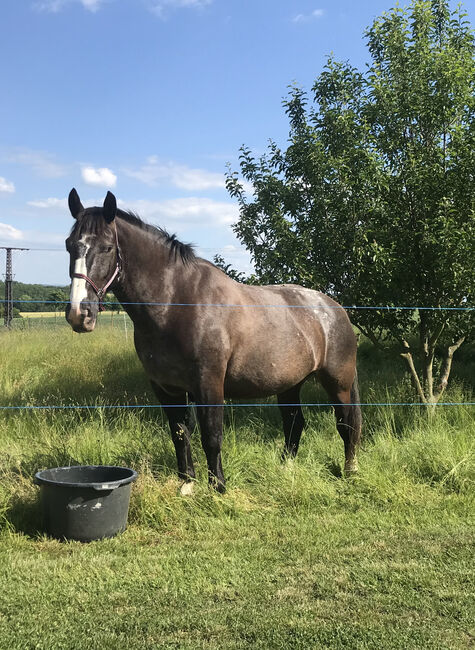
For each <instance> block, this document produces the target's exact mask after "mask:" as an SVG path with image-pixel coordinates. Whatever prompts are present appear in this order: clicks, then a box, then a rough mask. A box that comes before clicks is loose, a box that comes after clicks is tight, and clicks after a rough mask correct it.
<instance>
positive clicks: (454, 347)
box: [434, 336, 465, 402]
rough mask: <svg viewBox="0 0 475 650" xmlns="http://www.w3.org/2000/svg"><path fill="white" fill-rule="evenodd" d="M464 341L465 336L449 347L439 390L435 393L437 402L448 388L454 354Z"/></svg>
mask: <svg viewBox="0 0 475 650" xmlns="http://www.w3.org/2000/svg"><path fill="white" fill-rule="evenodd" d="M464 341H465V336H461V337H460V338H459V339H458V340H457V341H455V343H454V344H453V345H449V347H448V348H447V352H446V355H445V359H444V363H443V364H442V369H441V371H440V381H439V385H438V386H437V390H436V391H435V396H434V397H435V401H436V402H437V401H438V400H439V399H440V397H441V395H442V393H443V392H444V390H445V389H446V387H447V383H448V381H449V375H450V370H451V368H452V359H453V356H454V353H455V352H456V351H457V350H458V349H459V347H460V346H461V345H462V343H463V342H464Z"/></svg>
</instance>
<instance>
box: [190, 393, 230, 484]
mask: <svg viewBox="0 0 475 650" xmlns="http://www.w3.org/2000/svg"><path fill="white" fill-rule="evenodd" d="M203 383H205V384H206V385H205V387H203V386H202V387H200V389H199V390H197V391H194V392H195V395H196V399H197V400H198V404H205V405H206V404H217V405H218V406H197V407H196V410H197V415H198V422H199V424H200V429H201V443H202V445H203V449H204V452H205V454H206V460H207V462H208V480H209V484H210V485H211V486H212V487H214V488H215V489H216V490H217V491H218V492H221V493H222V494H223V493H224V492H225V491H226V481H225V479H224V475H223V467H222V464H221V444H222V440H223V403H224V391H223V385H222V383H221V384H218V383H217V382H216V380H215V381H213V382H211V381H210V382H209V383H206V382H203Z"/></svg>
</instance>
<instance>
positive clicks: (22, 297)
mask: <svg viewBox="0 0 475 650" xmlns="http://www.w3.org/2000/svg"><path fill="white" fill-rule="evenodd" d="M4 295H5V282H2V281H0V298H1V299H3V297H4ZM68 297H69V285H67V286H55V285H51V284H25V283H24V282H15V281H14V282H13V298H14V300H15V301H27V300H31V301H34V302H15V303H14V307H15V308H16V309H18V310H20V311H55V310H58V309H60V310H62V309H64V307H65V305H64V304H56V305H55V304H54V303H51V302H42V301H43V300H44V301H50V300H67V299H68ZM37 301H38V302H37Z"/></svg>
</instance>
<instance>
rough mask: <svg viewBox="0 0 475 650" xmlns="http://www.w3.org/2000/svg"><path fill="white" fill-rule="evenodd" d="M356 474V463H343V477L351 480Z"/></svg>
mask: <svg viewBox="0 0 475 650" xmlns="http://www.w3.org/2000/svg"><path fill="white" fill-rule="evenodd" d="M357 474H358V463H357V462H352V463H348V464H346V463H345V476H346V477H347V478H351V477H352V476H356V475H357Z"/></svg>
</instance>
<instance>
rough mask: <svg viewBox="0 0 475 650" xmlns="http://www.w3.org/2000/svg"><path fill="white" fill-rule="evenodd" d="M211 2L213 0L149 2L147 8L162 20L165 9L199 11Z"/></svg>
mask: <svg viewBox="0 0 475 650" xmlns="http://www.w3.org/2000/svg"><path fill="white" fill-rule="evenodd" d="M212 2H213V0H151V1H150V3H149V8H150V11H151V12H152V13H154V14H155V15H156V16H158V17H159V18H163V17H164V16H165V12H166V10H167V9H170V10H171V9H201V8H202V7H206V6H207V5H210V4H211V3H212Z"/></svg>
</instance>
